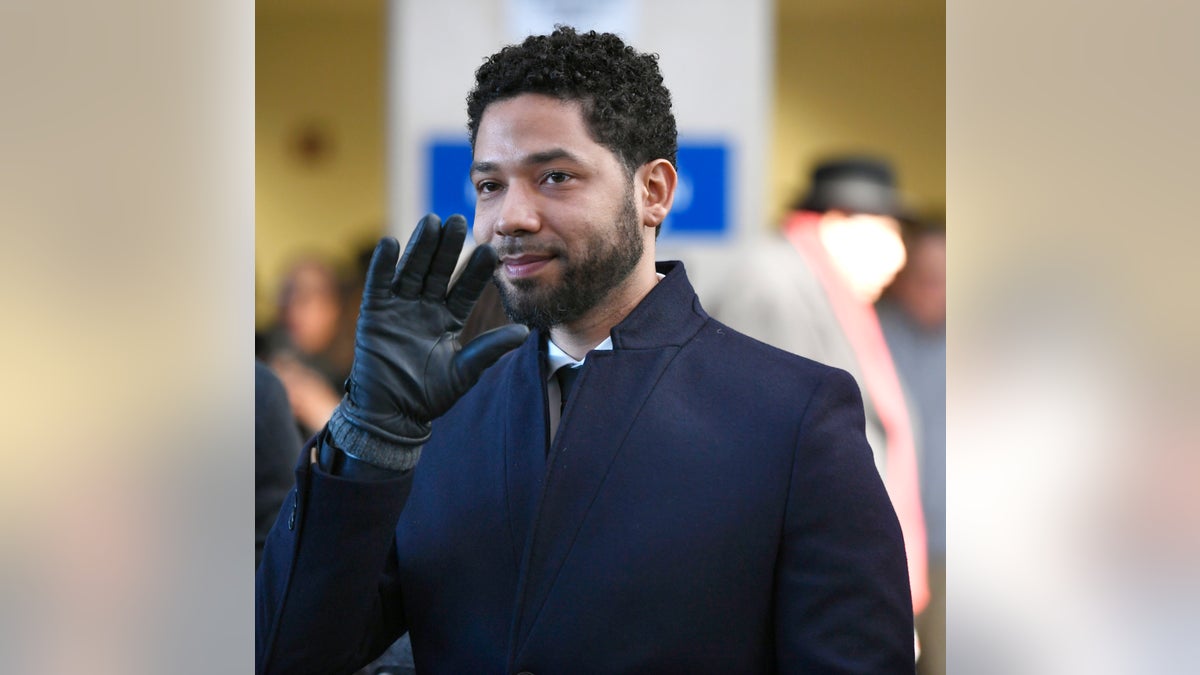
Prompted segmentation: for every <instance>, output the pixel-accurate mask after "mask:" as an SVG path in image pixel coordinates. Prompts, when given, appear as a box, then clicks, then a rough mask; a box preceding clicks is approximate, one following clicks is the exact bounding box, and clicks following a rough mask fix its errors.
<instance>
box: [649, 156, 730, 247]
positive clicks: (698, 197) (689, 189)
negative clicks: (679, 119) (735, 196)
mask: <svg viewBox="0 0 1200 675" xmlns="http://www.w3.org/2000/svg"><path fill="white" fill-rule="evenodd" d="M676 164H678V166H679V184H678V185H677V186H676V187H675V204H674V205H673V206H672V207H671V213H670V215H668V216H667V219H666V221H664V222H663V228H662V236H663V237H669V236H703V237H713V236H716V237H723V236H726V235H728V234H729V230H730V227H729V202H730V199H729V193H730V189H729V151H728V149H727V148H726V147H725V144H724V143H704V144H702V143H687V142H680V144H679V154H678V156H677V157H676Z"/></svg>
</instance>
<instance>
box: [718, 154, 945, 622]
mask: <svg viewBox="0 0 1200 675" xmlns="http://www.w3.org/2000/svg"><path fill="white" fill-rule="evenodd" d="M902 211H903V209H902V207H901V204H900V199H899V196H898V194H897V191H896V177H895V174H894V172H893V171H892V168H891V166H890V165H889V164H888V163H887V162H885V161H883V160H881V159H877V158H873V157H865V156H862V157H855V156H848V157H838V158H832V159H828V160H826V161H823V162H821V163H819V164H818V165H817V166H816V167H815V168H814V169H813V172H812V177H811V182H810V185H809V187H808V190H807V191H806V192H805V193H804V195H803V196H802V197H801V198H800V199H799V200H797V202H796V204H795V205H794V208H793V210H792V212H791V213H790V214H788V216H787V218H786V220H785V221H784V224H783V228H782V231H781V232H780V233H779V235H782V236H779V235H770V236H762V237H757V238H754V239H752V240H751V241H749V242H748V243H746V244H745V245H743V246H742V247H741V248H740V249H739V250H738V251H737V252H736V257H737V258H739V259H753V260H755V261H757V264H755V265H731V266H729V267H728V268H727V270H726V273H724V274H721V275H718V277H717V278H716V279H715V280H713V281H710V288H709V289H708V290H709V291H710V292H708V293H705V295H704V297H705V299H706V303H705V304H706V307H707V308H708V310H709V312H711V314H712V316H713V317H715V318H717V319H718V320H720V321H722V322H725V323H727V324H729V325H730V326H732V327H734V328H736V329H737V330H739V331H743V332H745V333H746V334H747V335H749V336H751V337H754V338H757V339H759V340H762V341H763V342H766V343H767V344H770V345H774V346H776V347H779V348H780V349H785V350H787V351H789V352H792V353H793V354H799V355H801V356H806V357H809V358H812V359H816V360H817V361H820V362H822V363H826V364H829V365H831V366H834V367H837V368H842V369H845V370H846V371H847V372H849V373H850V374H851V375H853V376H854V379H855V381H856V382H858V384H859V387H860V388H861V391H862V396H863V401H864V404H865V411H866V433H867V440H868V441H869V442H870V444H871V448H872V450H873V451H874V455H875V463H876V466H877V468H878V469H879V473H880V475H881V476H883V477H884V483H885V484H886V485H887V489H888V493H889V494H890V495H891V498H892V503H893V505H894V506H895V509H896V513H897V515H898V516H899V519H900V525H901V527H902V528H903V531H904V544H905V550H906V551H907V553H908V563H909V575H910V577H909V582H910V586H911V588H912V604H913V612H914V613H920V612H921V611H922V610H923V609H924V608H925V606H926V604H928V602H929V583H928V576H927V566H926V543H925V536H926V535H925V518H924V515H923V513H922V509H921V501H920V488H919V485H918V482H919V481H918V475H917V460H916V455H915V438H914V434H913V427H912V422H911V418H910V416H909V410H908V403H907V402H906V400H905V395H904V392H903V388H902V386H901V383H900V379H899V377H898V376H897V374H896V368H895V365H894V364H893V362H892V357H891V354H890V353H889V352H888V348H887V344H886V342H885V340H884V337H883V332H882V330H881V329H880V326H879V319H878V317H877V316H876V314H875V310H874V307H873V305H872V303H874V302H875V300H876V299H877V298H879V295H880V293H882V292H883V289H884V287H886V286H887V285H888V283H890V282H891V280H892V278H893V277H894V276H895V275H896V273H897V271H898V270H899V269H900V268H901V267H903V265H904V262H905V257H906V253H905V248H904V243H903V241H902V240H901V236H900V216H901V215H902Z"/></svg>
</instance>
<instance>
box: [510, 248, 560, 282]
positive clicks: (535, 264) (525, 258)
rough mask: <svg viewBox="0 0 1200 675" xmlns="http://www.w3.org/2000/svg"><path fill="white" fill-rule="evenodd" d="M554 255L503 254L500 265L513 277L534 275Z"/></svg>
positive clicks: (519, 277) (552, 258)
mask: <svg viewBox="0 0 1200 675" xmlns="http://www.w3.org/2000/svg"><path fill="white" fill-rule="evenodd" d="M554 258H555V256H553V255H535V254H529V253H526V254H523V255H514V256H501V257H500V266H501V267H503V268H504V273H505V275H507V276H508V277H509V278H511V279H521V278H525V277H529V276H533V275H534V274H537V273H538V272H540V271H541V270H542V268H543V267H545V266H546V265H548V264H549V263H550V261H552V260H554Z"/></svg>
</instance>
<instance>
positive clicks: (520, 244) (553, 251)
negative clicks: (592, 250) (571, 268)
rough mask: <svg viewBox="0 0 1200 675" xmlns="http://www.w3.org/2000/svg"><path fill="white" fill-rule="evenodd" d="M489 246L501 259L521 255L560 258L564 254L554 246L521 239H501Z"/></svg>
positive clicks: (559, 248)
mask: <svg viewBox="0 0 1200 675" xmlns="http://www.w3.org/2000/svg"><path fill="white" fill-rule="evenodd" d="M491 246H492V248H493V249H495V251H496V255H497V256H499V257H501V258H504V257H509V258H515V257H519V256H523V255H536V256H562V255H564V254H565V253H566V252H565V251H563V250H562V248H561V247H559V246H556V245H554V244H551V243H541V244H535V243H533V242H530V241H528V240H527V239H524V238H521V237H517V238H512V239H503V240H501V241H498V242H493V243H492V244H491Z"/></svg>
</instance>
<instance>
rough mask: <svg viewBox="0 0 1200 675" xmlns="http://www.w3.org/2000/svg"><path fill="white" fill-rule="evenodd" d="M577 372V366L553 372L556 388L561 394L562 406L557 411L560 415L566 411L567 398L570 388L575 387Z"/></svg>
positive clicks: (565, 367)
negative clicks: (556, 380)
mask: <svg viewBox="0 0 1200 675" xmlns="http://www.w3.org/2000/svg"><path fill="white" fill-rule="evenodd" d="M579 370H580V368H579V367H578V366H563V367H562V368H559V369H558V370H556V371H555V372H554V376H555V377H557V378H558V388H559V390H560V391H561V392H562V396H561V399H562V406H561V407H560V408H559V409H558V410H559V412H560V413H561V412H562V411H563V410H566V409H567V396H569V395H570V393H571V388H572V387H574V386H575V380H576V379H578V377H579Z"/></svg>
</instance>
